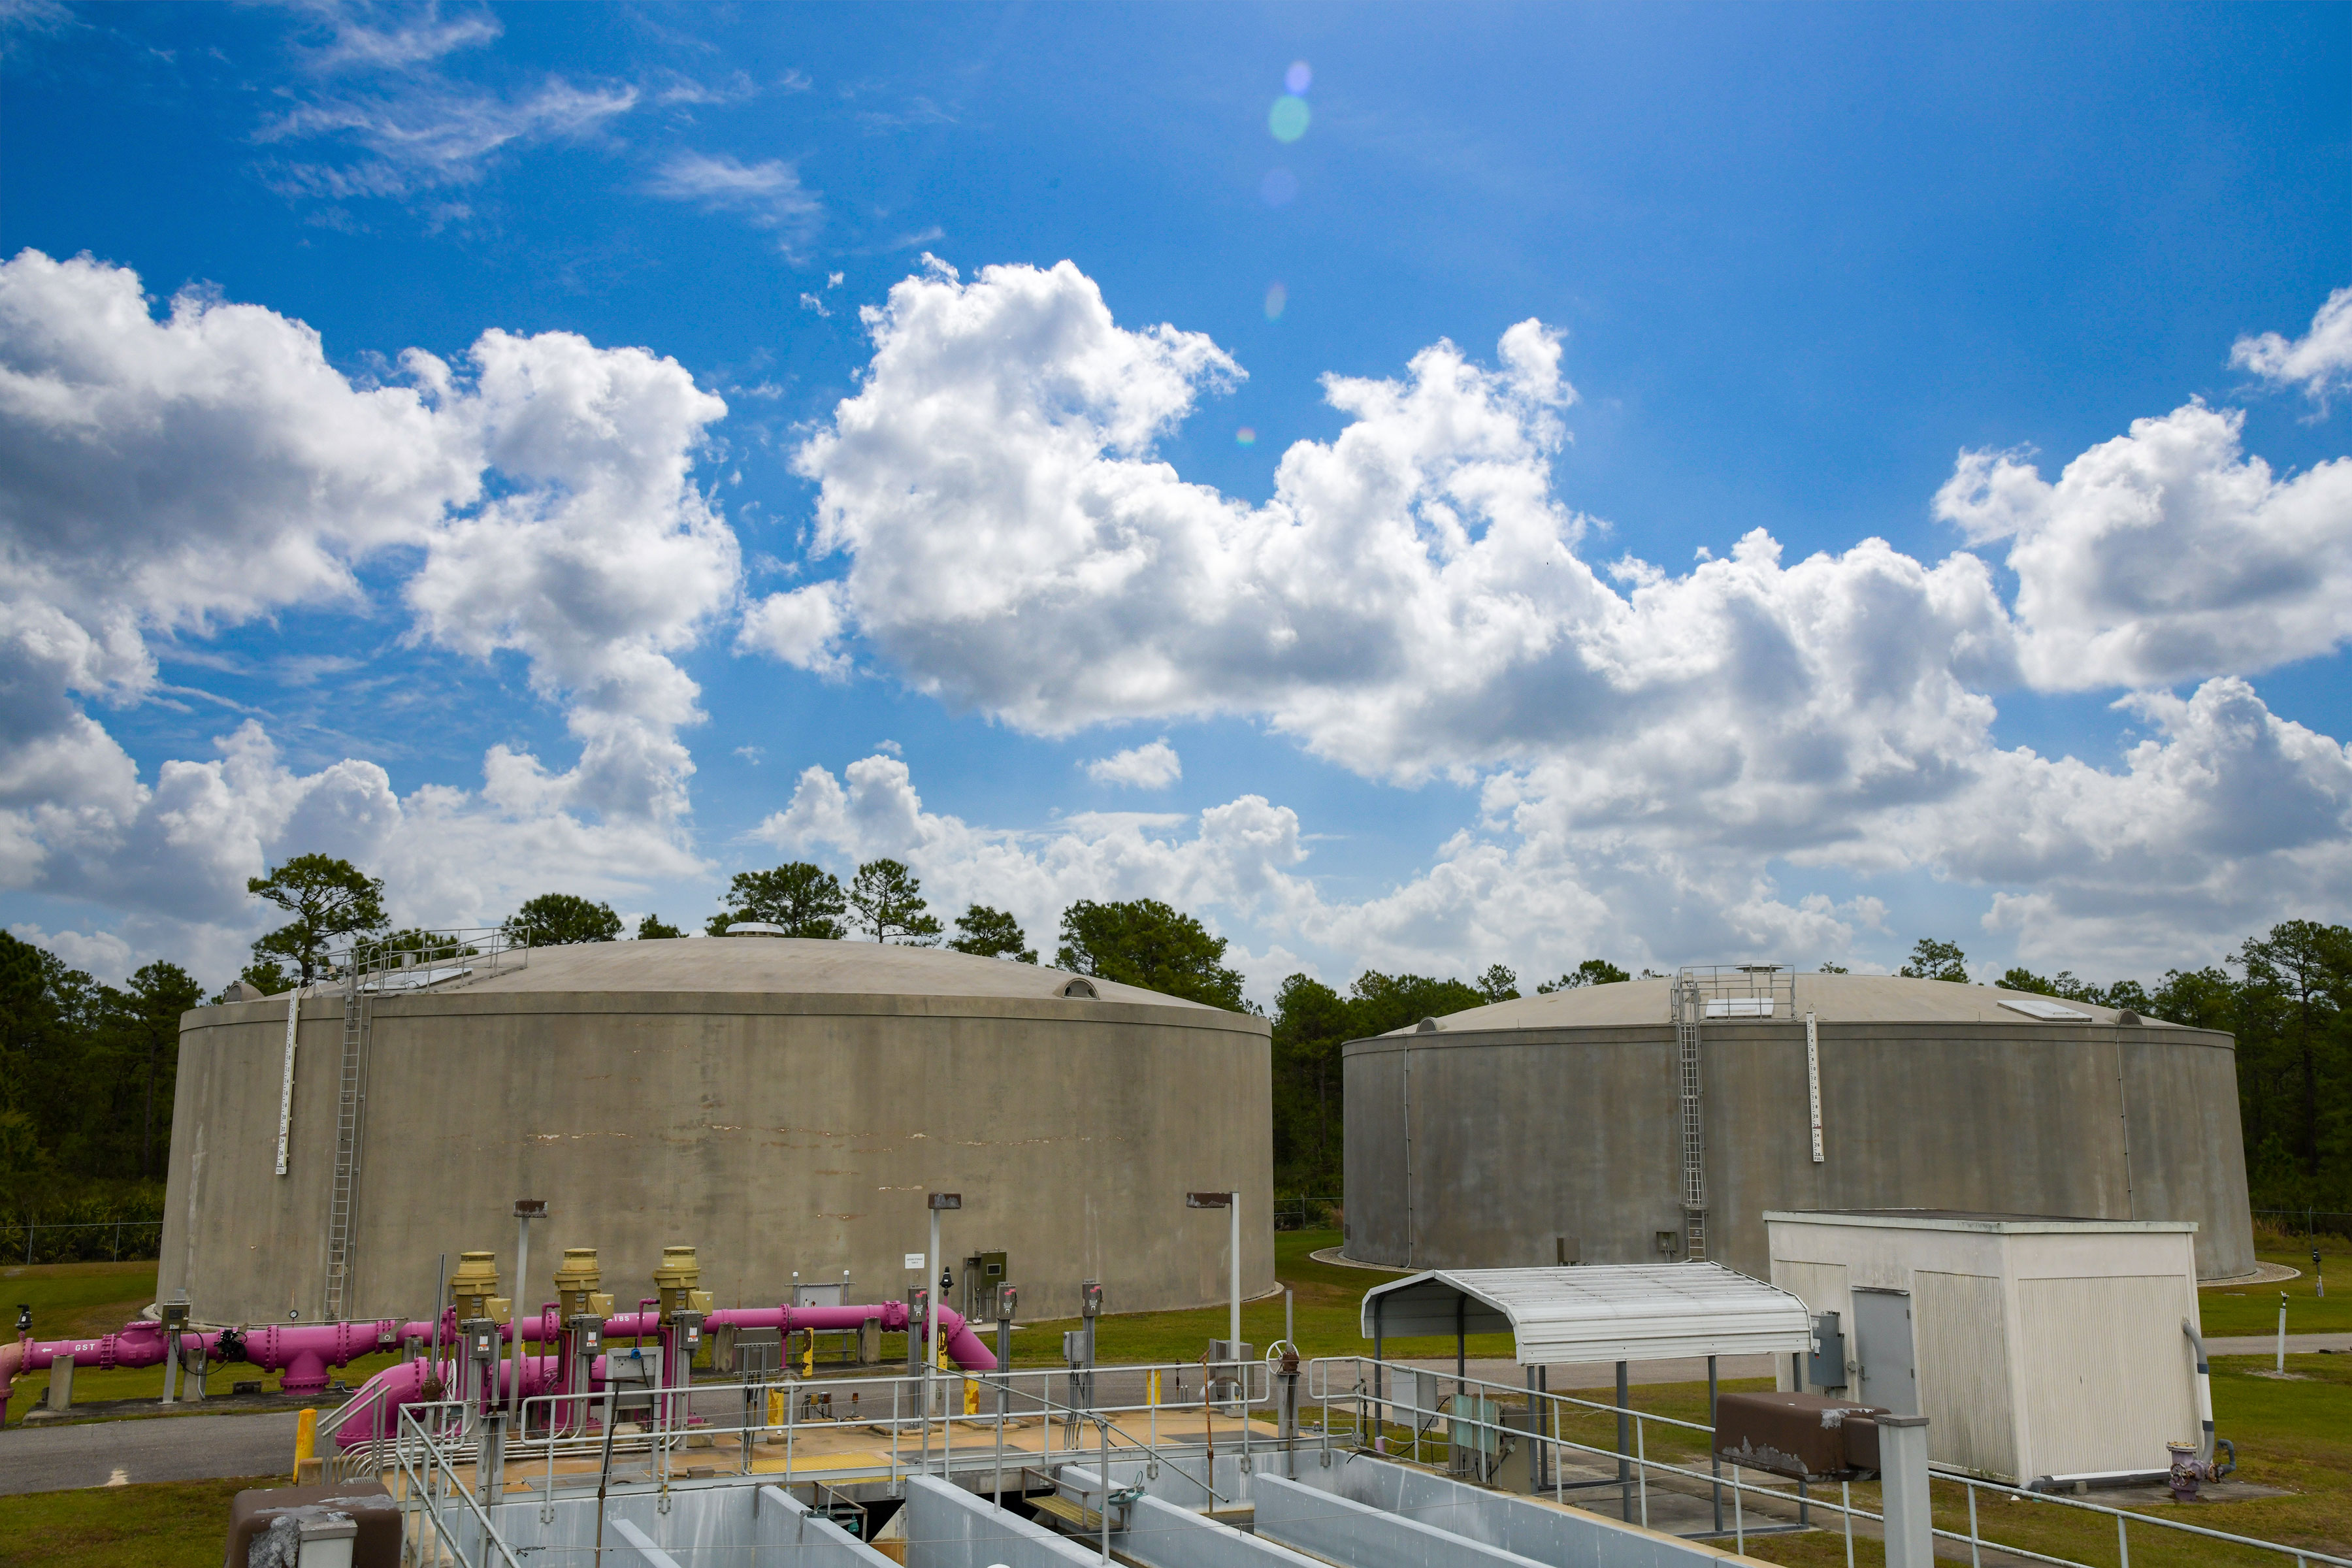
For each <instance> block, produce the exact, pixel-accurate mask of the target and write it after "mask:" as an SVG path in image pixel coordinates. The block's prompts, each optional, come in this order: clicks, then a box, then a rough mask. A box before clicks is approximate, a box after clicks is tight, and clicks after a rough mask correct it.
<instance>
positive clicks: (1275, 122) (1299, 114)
mask: <svg viewBox="0 0 2352 1568" xmlns="http://www.w3.org/2000/svg"><path fill="white" fill-rule="evenodd" d="M1265 128H1266V129H1267V130H1268V131H1271V132H1274V139H1275V140H1276V141H1277V142H1296V141H1297V140H1298V139H1299V138H1300V137H1301V136H1304V135H1306V134H1307V100H1305V99H1303V98H1300V97H1297V95H1296V94H1292V93H1285V94H1284V95H1283V96H1282V97H1280V98H1277V99H1276V100H1274V107H1273V108H1272V109H1270V110H1266V114H1265Z"/></svg>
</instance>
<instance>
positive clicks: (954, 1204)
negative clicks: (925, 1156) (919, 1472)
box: [923, 1193, 963, 1463]
mask: <svg viewBox="0 0 2352 1568" xmlns="http://www.w3.org/2000/svg"><path fill="white" fill-rule="evenodd" d="M925 1202H926V1203H927V1204H928V1205H929V1208H930V1211H931V1250H930V1253H929V1261H928V1262H927V1263H926V1264H925V1265H924V1267H923V1280H924V1282H925V1283H926V1284H930V1282H931V1281H933V1280H935V1279H938V1278H939V1272H940V1210H942V1209H960V1208H961V1207H963V1194H961V1193H933V1194H930V1196H929V1198H927V1199H926V1200H925ZM939 1360H940V1289H939V1287H938V1286H937V1285H936V1284H932V1285H931V1289H930V1290H929V1292H928V1296H927V1299H926V1300H925V1301H924V1303H923V1456H924V1459H925V1461H926V1462H927V1463H928V1462H929V1458H930V1447H931V1378H932V1374H933V1373H935V1372H936V1371H937V1370H938V1367H939Z"/></svg>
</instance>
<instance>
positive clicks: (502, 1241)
mask: <svg viewBox="0 0 2352 1568" xmlns="http://www.w3.org/2000/svg"><path fill="white" fill-rule="evenodd" d="M507 962H508V963H511V962H512V961H511V960H509V961H507ZM484 967H487V965H485V966H484ZM320 990H321V992H322V993H323V994H314V995H312V996H310V997H308V998H306V999H304V1000H303V1001H302V1003H301V1005H300V1021H299V1046H298V1049H297V1052H296V1056H295V1071H294V1087H293V1092H292V1095H291V1098H290V1102H289V1111H290V1114H289V1118H288V1123H289V1124H288V1130H287V1137H286V1147H287V1171H286V1173H285V1174H284V1175H282V1176H281V1175H279V1174H278V1173H277V1171H276V1163H277V1150H278V1136H279V1114H280V1106H281V1095H280V1086H281V1077H282V1073H283V1065H284V1061H285V1056H286V1039H287V1017H288V1013H289V996H286V995H279V996H273V997H268V998H265V999H262V1000H258V1001H249V1002H241V1003H232V1004H227V1005H220V1006H212V1007H199V1008H196V1009H194V1011H192V1012H190V1013H188V1014H187V1015H186V1016H184V1018H183V1019H182V1022H181V1034H180V1079H179V1093H178V1103H177V1106H176V1108H175V1110H174V1113H173V1127H172V1163H171V1174H170V1192H169V1198H168V1202H167V1205H166V1207H165V1215H166V1217H165V1220H164V1228H163V1260H162V1265H161V1284H162V1289H163V1293H164V1295H165V1297H166V1298H168V1297H169V1296H170V1294H171V1293H172V1292H173V1290H175V1289H184V1290H186V1291H187V1293H188V1298H189V1300H190V1301H191V1302H192V1303H193V1304H194V1309H195V1311H196V1313H197V1314H198V1315H199V1316H200V1317H202V1318H204V1319H205V1320H206V1321H230V1322H233V1321H278V1322H281V1323H282V1322H286V1321H289V1318H297V1317H299V1321H306V1322H307V1321H315V1320H317V1319H318V1317H319V1316H320V1314H321V1313H322V1312H325V1311H326V1310H328V1306H329V1268H328V1258H329V1254H330V1241H331V1231H332V1229H333V1228H334V1224H335V1219H334V1215H335V1205H334V1203H333V1193H332V1189H333V1186H334V1171H335V1165H336V1162H337V1155H338V1149H339V1146H340V1145H341V1143H342V1142H344V1134H342V1133H341V1131H340V1117H341V1112H342V1111H343V1110H344V1109H345V1107H346V1106H347V1105H348V1106H350V1107H352V1109H354V1110H356V1111H357V1112H358V1116H357V1119H356V1122H355V1124H354V1130H353V1131H352V1134H351V1135H350V1138H349V1142H351V1145H352V1148H353V1151H354V1153H355V1155H356V1158H355V1159H354V1160H353V1161H352V1163H353V1164H354V1165H355V1168H356V1180H355V1184H354V1189H353V1193H352V1204H351V1208H350V1215H351V1217H350V1219H349V1222H348V1226H347V1234H348V1237H349V1256H350V1260H351V1261H350V1267H349V1274H348V1280H347V1283H346V1284H345V1285H344V1286H343V1288H342V1289H341V1292H340V1293H341V1312H340V1314H339V1315H340V1316H343V1317H348V1318H372V1317H377V1316H389V1315H414V1314H416V1313H418V1312H421V1311H422V1310H425V1304H426V1303H427V1302H429V1301H430V1300H431V1299H432V1295H433V1289H434V1283H435V1279H436V1257H437V1255H439V1254H441V1253H445V1252H446V1253H447V1254H449V1255H450V1258H451V1259H452V1260H453V1261H454V1260H455V1258H456V1256H457V1253H458V1252H460V1251H461V1250H466V1249H469V1248H495V1249H497V1251H498V1253H499V1266H500V1268H502V1269H503V1270H506V1271H507V1274H508V1278H507V1279H506V1280H505V1285H506V1288H507V1291H508V1293H509V1294H510V1295H512V1296H513V1297H515V1298H516V1299H517V1304H518V1308H519V1309H520V1310H528V1309H527V1308H524V1307H523V1303H524V1302H528V1303H529V1304H530V1306H532V1307H535V1306H536V1305H538V1303H539V1302H541V1300H550V1299H551V1298H552V1295H553V1292H552V1291H551V1289H549V1287H548V1281H547V1279H546V1278H545V1276H546V1275H547V1273H548V1271H549V1270H551V1268H553V1267H554V1266H555V1263H556V1261H557V1260H558V1259H559V1258H561V1257H562V1252H563V1249H564V1248H565V1247H595V1248H597V1249H598V1251H599V1253H600V1254H601V1258H602V1262H603V1268H604V1276H605V1279H606V1280H607V1284H606V1286H605V1289H611V1290H614V1291H616V1293H619V1294H622V1295H625V1296H626V1297H628V1299H629V1301H628V1303H627V1304H634V1301H635V1297H636V1296H637V1295H641V1294H645V1293H646V1290H645V1289H644V1288H643V1282H644V1281H646V1280H647V1279H650V1276H651V1271H652V1269H653V1268H654V1266H655V1264H656V1261H657V1260H658V1259H659V1258H660V1257H661V1251H662V1248H663V1247H666V1246H671V1245H688V1246H692V1247H696V1248H698V1252H699V1256H700V1259H701V1265H702V1284H703V1286H704V1288H706V1289H710V1290H712V1291H713V1292H714V1293H715V1294H716V1296H717V1297H718V1300H719V1303H720V1304H721V1305H730V1304H736V1303H738V1302H739V1301H740V1303H742V1304H773V1303H775V1302H778V1301H782V1300H787V1299H788V1297H789V1294H790V1290H791V1287H792V1280H793V1272H794V1271H795V1270H797V1271H798V1272H799V1274H800V1278H801V1280H802V1281H803V1283H812V1282H814V1283H824V1282H827V1281H836V1282H837V1281H838V1280H840V1279H841V1278H842V1275H843V1271H844V1270H847V1271H848V1273H849V1275H850V1277H851V1279H852V1281H853V1289H854V1293H855V1294H856V1296H857V1298H858V1299H859V1300H861V1301H881V1300H900V1299H903V1293H904V1292H905V1290H906V1289H907V1288H908V1287H909V1286H912V1285H915V1284H917V1283H919V1282H920V1280H919V1271H913V1272H910V1271H909V1270H908V1268H906V1267H905V1258H906V1255H907V1254H908V1253H915V1252H920V1251H921V1250H922V1249H923V1247H924V1246H925V1242H926V1239H927V1233H928V1226H929V1216H928V1215H927V1213H926V1210H925V1206H924V1194H925V1193H926V1192H927V1191H933V1190H944V1191H950V1192H961V1194H962V1195H963V1205H962V1208H961V1210H960V1211H959V1212H957V1213H954V1214H951V1215H948V1216H946V1223H945V1226H944V1230H943V1234H942V1237H941V1246H942V1249H943V1251H944V1252H945V1254H946V1255H947V1257H948V1258H950V1259H952V1260H958V1261H960V1260H961V1259H962V1258H966V1257H968V1256H971V1255H972V1254H975V1253H982V1252H1003V1253H1004V1254H1006V1255H1007V1258H1008V1259H1009V1264H1008V1267H1009V1268H1010V1272H1011V1274H1012V1276H1013V1281H1014V1282H1015V1283H1017V1284H1018V1285H1019V1286H1020V1287H1021V1306H1022V1310H1023V1313H1024V1316H1039V1317H1050V1316H1055V1315H1062V1314H1067V1313H1073V1312H1075V1311H1076V1310H1077V1300H1078V1285H1079V1282H1080V1281H1081V1280H1082V1279H1101V1280H1102V1281H1103V1282H1104V1284H1105V1287H1106V1291H1107V1294H1108V1299H1109V1301H1110V1303H1111V1305H1112V1306H1113V1308H1114V1310H1120V1311H1134V1310H1146V1309H1156V1308H1170V1307H1190V1306H1203V1305H1209V1304H1212V1303H1214V1302H1217V1301H1220V1300H1223V1299H1224V1295H1225V1289H1226V1284H1225V1245H1226V1223H1225V1219H1224V1216H1223V1215H1195V1214H1191V1213H1188V1212H1187V1211H1186V1209H1185V1207H1184V1194H1186V1193H1187V1192H1188V1191H1201V1190H1210V1189H1222V1190H1228V1191H1238V1192H1240V1193H1242V1194H1244V1205H1245V1207H1244V1217H1245V1224H1244V1228H1243V1246H1244V1256H1243V1259H1242V1266H1243V1267H1242V1283H1243V1285H1244V1289H1246V1290H1247V1291H1248V1292H1249V1293H1251V1294H1253V1295H1255V1294H1256V1293H1258V1292H1259V1291H1261V1290H1265V1289H1271V1288H1272V1286H1273V1284H1274V1251H1273V1227H1272V1224H1271V1218H1270V1215H1268V1213H1267V1210H1266V1208H1265V1205H1266V1204H1267V1202H1268V1201H1269V1198H1268V1194H1270V1192H1271V1190H1272V1183H1273V1177H1272V1160H1273V1144H1272V1135H1271V1125H1272V1120H1271V1119H1272V1111H1271V1108H1270V1094H1271V1083H1270V1068H1269V1058H1268V1046H1267V1034H1266V1024H1265V1020H1264V1019H1262V1018H1254V1017H1245V1016H1241V1015H1238V1014H1234V1013H1227V1012H1223V1011H1222V1010H1220V1009H1218V1008H1214V1007H1207V1006H1202V1005H1198V1004H1195V1003H1191V1002H1184V1001H1180V1000H1178V999H1176V998H1174V997H1171V996H1163V995H1160V994H1158V993H1156V992H1150V991H1143V990H1139V989H1136V988H1134V987H1131V986H1125V985H1117V984H1111V983H1109V982H1108V981H1098V980H1097V981H1087V980H1083V979H1078V978H1076V977H1074V976H1072V975H1069V974H1066V973H1061V972H1059V971H1056V970H1052V969H1045V968H1040V967H1037V966H1035V965H1032V964H1024V963H1008V962H1005V961H1003V960H1001V959H992V958H976V957H972V956H971V955H969V954H965V953H960V952H949V951H945V950H940V949H929V948H915V947H892V946H880V945H877V944H874V943H861V942H805V941H793V940H782V939H772V938H734V937H730V938H723V939H679V940H675V941H667V942H600V943H593V944H589V945H583V946H577V947H557V948H545V949H540V950H536V951H533V952H530V953H529V954H528V957H527V962H526V963H523V965H522V966H521V967H520V968H514V967H507V968H504V969H503V970H502V972H500V973H467V974H464V975H453V978H451V979H449V980H448V981H446V982H445V983H443V984H437V985H435V986H432V987H430V988H429V989H425V990H424V991H422V992H419V993H413V994H396V993H395V994H383V995H379V996H375V997H373V999H371V1000H368V1001H367V1003H366V1005H365V1009H364V1015H365V1016H364V1023H365V1030H364V1037H363V1038H362V1041H361V1042H360V1044H361V1046H362V1049H361V1051H360V1052H359V1060H360V1067H361V1072H360V1079H361V1085H360V1092H359V1093H358V1094H355V1095H346V1094H345V1092H344V1089H343V1072H342V1065H343V1062H344V1059H345V1054H346V1053H345V1037H346V1029H345V1002H344V996H343V994H342V992H341V988H340V987H338V986H334V985H329V986H326V987H321V988H320ZM520 1197H532V1198H543V1199H545V1200H546V1202H547V1205H548V1209H549V1214H550V1218H549V1219H548V1220H547V1221H546V1222H545V1223H543V1224H541V1225H538V1226H534V1229H533V1234H532V1237H531V1254H530V1257H531V1264H530V1267H531V1271H532V1276H533V1278H532V1279H530V1280H528V1281H524V1282H521V1283H520V1284H519V1283H518V1282H517V1281H515V1280H514V1279H512V1278H511V1269H512V1265H513V1257H512V1251H513V1244H514V1238H515V1222H514V1220H513V1219H512V1218H511V1217H510V1216H511V1214H512V1209H513V1204H514V1202H515V1200H516V1199H517V1198H520ZM1251 1205H1254V1206H1255V1211H1256V1212H1255V1213H1254V1214H1253V1213H1250V1212H1249V1207H1250V1206H1251ZM632 1280H635V1281H638V1282H639V1283H636V1284H631V1283H629V1282H630V1281H632ZM958 1286H959V1289H958V1290H957V1292H956V1298H951V1300H952V1299H960V1298H961V1280H959V1281H958Z"/></svg>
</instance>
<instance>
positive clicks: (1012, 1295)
mask: <svg viewBox="0 0 2352 1568" xmlns="http://www.w3.org/2000/svg"><path fill="white" fill-rule="evenodd" d="M1020 1305H1021V1289H1020V1287H1019V1286H1017V1285H999V1286H998V1287H997V1288H996V1321H998V1322H1000V1323H1009V1322H1011V1321H1013V1315H1014V1312H1013V1310H1014V1309H1015V1308H1017V1307H1019V1306H1020Z"/></svg>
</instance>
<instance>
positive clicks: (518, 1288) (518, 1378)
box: [490, 1198, 547, 1433]
mask: <svg viewBox="0 0 2352 1568" xmlns="http://www.w3.org/2000/svg"><path fill="white" fill-rule="evenodd" d="M514 1216H515V1282H514V1293H515V1301H514V1308H513V1310H512V1311H511V1312H509V1317H510V1318H511V1319H512V1320H513V1321H514V1337H515V1342H514V1387H513V1388H512V1389H511V1390H510V1391H509V1395H508V1405H507V1408H508V1409H509V1410H510V1411H512V1412H513V1413H514V1414H513V1421H512V1425H513V1427H514V1430H515V1431H516V1432H518V1433H520V1431H521V1430H522V1308H523V1302H524V1300H526V1299H527V1298H528V1297H529V1296H530V1222H531V1221H533V1220H535V1219H545V1218H546V1217H547V1200H546V1199H545V1198H517V1199H515V1206H514ZM541 1348H542V1349H544V1348H545V1347H544V1346H542V1347H541ZM490 1392H491V1394H493V1395H495V1394H497V1393H498V1390H497V1388H496V1387H495V1386H494V1387H492V1389H491V1390H490ZM492 1402H493V1403H496V1401H495V1399H493V1401H492Z"/></svg>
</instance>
